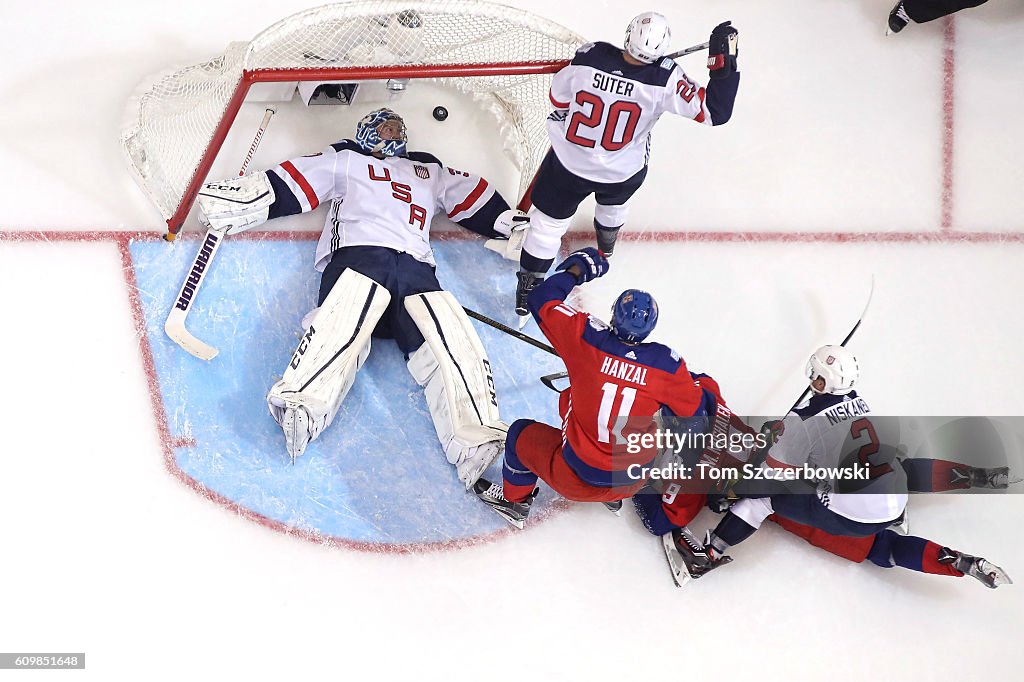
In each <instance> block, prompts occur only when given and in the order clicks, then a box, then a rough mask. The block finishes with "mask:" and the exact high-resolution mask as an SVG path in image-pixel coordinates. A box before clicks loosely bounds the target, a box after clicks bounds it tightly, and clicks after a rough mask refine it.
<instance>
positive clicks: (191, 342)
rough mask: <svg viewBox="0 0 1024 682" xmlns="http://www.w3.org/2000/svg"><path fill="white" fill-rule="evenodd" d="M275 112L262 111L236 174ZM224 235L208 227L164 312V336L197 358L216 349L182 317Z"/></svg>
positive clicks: (211, 354)
mask: <svg viewBox="0 0 1024 682" xmlns="http://www.w3.org/2000/svg"><path fill="white" fill-rule="evenodd" d="M274 113H275V111H274V109H270V108H268V109H267V110H266V112H265V113H264V114H263V121H262V122H261V123H260V127H259V130H257V131H256V137H254V138H253V140H252V144H251V145H249V152H248V153H247V154H246V155H245V160H244V161H242V167H241V169H240V170H239V171H238V176H239V177H241V176H243V175H245V169H246V168H247V167H248V166H249V161H251V160H252V157H253V154H255V153H256V149H257V148H259V146H260V140H262V139H263V133H264V132H265V131H266V129H267V125H269V124H270V118H271V117H272V116H273V115H274ZM226 235H227V228H224V229H214V228H212V227H211V228H210V229H209V230H207V231H206V236H205V237H203V243H202V245H201V246H200V247H199V253H197V254H196V257H195V258H194V259H193V261H192V267H191V268H189V271H188V276H187V277H186V278H185V281H184V282H182V284H181V289H179V290H178V297H177V298H176V299H175V302H174V307H173V308H171V312H170V313H169V314H168V315H167V321H166V322H164V332H166V333H167V336H169V337H170V338H171V340H172V341H174V343H176V344H178V345H179V346H181V347H182V348H184V349H185V350H186V351H187V352H188V353H191V354H192V355H194V356H195V357H197V358H199V359H200V360H212V359H213V358H215V357H217V353H218V351H217V349H216V348H214V347H213V346H211V345H210V344H208V343H204V342H203V341H200V340H199V339H197V338H196V337H195V336H193V335H192V334H191V332H189V330H188V329H187V328H186V327H185V318H186V317H188V311H189V310H191V308H192V301H193V300H195V297H196V293H197V292H198V291H199V287H200V286H201V285H202V283H203V280H204V279H206V273H207V272H208V271H209V269H210V264H211V263H212V262H213V258H214V256H216V255H217V251H218V250H219V249H220V245H221V244H222V243H223V242H224V237H225V236H226Z"/></svg>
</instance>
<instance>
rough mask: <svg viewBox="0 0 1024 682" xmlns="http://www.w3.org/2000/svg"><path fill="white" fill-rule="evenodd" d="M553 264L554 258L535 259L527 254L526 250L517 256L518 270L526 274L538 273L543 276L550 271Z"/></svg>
mask: <svg viewBox="0 0 1024 682" xmlns="http://www.w3.org/2000/svg"><path fill="white" fill-rule="evenodd" d="M554 262H555V259H554V258H537V257H536V256H534V255H531V254H530V253H528V252H527V251H526V249H523V252H522V254H520V256H519V269H520V270H525V271H526V272H538V273H540V274H541V275H543V274H544V273H546V272H547V271H548V270H550V269H551V266H552V265H553V264H554Z"/></svg>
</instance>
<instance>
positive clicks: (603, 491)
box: [501, 419, 643, 502]
mask: <svg viewBox="0 0 1024 682" xmlns="http://www.w3.org/2000/svg"><path fill="white" fill-rule="evenodd" d="M501 476H502V479H503V480H502V484H503V491H504V496H505V499H506V500H509V501H511V502H521V501H522V500H524V499H526V496H527V495H529V494H530V492H532V491H533V488H534V486H535V485H536V484H537V478H538V477H540V478H541V479H542V480H543V481H544V482H545V483H547V484H548V485H549V486H551V488H552V490H554V491H555V492H557V493H558V494H559V495H561V496H562V497H564V498H565V499H567V500H574V501H577V502H614V501H616V500H621V499H624V498H626V497H629V496H630V495H632V494H633V493H635V492H636V491H637V490H638V489H639V488H640V487H641V486H642V485H643V482H642V481H641V482H639V483H637V484H636V485H632V486H622V487H617V488H605V487H600V486H594V485H590V484H589V483H587V482H586V481H583V480H581V479H580V477H579V476H577V475H576V473H575V472H574V471H573V470H572V469H571V468H569V465H568V464H566V463H565V459H564V458H563V457H562V432H561V431H560V430H559V429H556V428H555V427H553V426H548V425H547V424H542V423H540V422H535V421H533V420H532V419H519V420H517V421H515V422H514V423H513V424H512V426H510V427H509V429H508V438H507V439H506V440H505V460H504V462H503V463H502V467H501Z"/></svg>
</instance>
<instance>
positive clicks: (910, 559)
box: [868, 530, 963, 576]
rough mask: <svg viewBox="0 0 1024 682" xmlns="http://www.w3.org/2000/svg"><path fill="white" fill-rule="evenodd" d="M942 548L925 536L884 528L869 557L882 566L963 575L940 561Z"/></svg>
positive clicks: (877, 536)
mask: <svg viewBox="0 0 1024 682" xmlns="http://www.w3.org/2000/svg"><path fill="white" fill-rule="evenodd" d="M941 549H942V548H941V547H940V546H939V545H937V544H936V543H934V542H932V541H930V540H926V539H924V538H919V537H916V536H914V535H900V534H898V533H895V532H893V531H891V530H883V531H882V532H881V533H878V534H877V535H876V536H875V544H874V545H872V547H871V552H870V553H869V554H868V559H870V560H871V562H872V563H873V564H875V565H876V566H881V567H882V568H892V567H893V566H901V567H902V568H908V569H910V570H911V571H920V572H921V573H934V574H936V575H951V576H961V575H963V573H961V572H960V571H958V570H956V569H955V568H953V566H951V565H950V564H940V563H939V551H940V550H941Z"/></svg>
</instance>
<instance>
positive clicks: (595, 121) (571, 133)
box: [565, 90, 640, 152]
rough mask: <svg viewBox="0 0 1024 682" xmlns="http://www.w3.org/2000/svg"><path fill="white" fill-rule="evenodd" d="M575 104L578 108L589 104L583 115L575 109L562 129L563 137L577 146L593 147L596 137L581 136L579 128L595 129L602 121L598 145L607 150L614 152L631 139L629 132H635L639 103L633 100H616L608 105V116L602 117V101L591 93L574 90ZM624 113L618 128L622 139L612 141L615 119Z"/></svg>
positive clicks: (616, 124)
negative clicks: (602, 126) (620, 125)
mask: <svg viewBox="0 0 1024 682" xmlns="http://www.w3.org/2000/svg"><path fill="white" fill-rule="evenodd" d="M576 104H578V105H580V107H585V106H586V105H588V104H589V105H590V113H589V114H584V113H583V110H582V109H580V111H577V112H576V113H575V114H573V115H572V118H571V119H569V127H568V128H567V129H566V131H565V139H567V140H569V142H572V143H573V144H578V145H580V146H581V147H588V148H593V147H594V146H596V144H597V140H596V139H591V138H589V137H585V136H584V135H581V134H580V132H579V129H580V127H583V128H592V129H593V128H598V127H599V126H600V125H601V123H602V121H603V122H604V132H603V133H602V134H601V146H602V147H604V148H605V149H607V150H608V151H610V152H616V151H618V150H620V149H622V148H623V147H625V146H626V145H627V144H629V143H630V142H632V141H633V134H634V133H636V124H637V123H639V122H640V105H639V104H637V103H636V102H627V101H624V100H617V101H615V102H612V105H611V106H610V107H608V117H607V120H605V115H604V114H605V106H604V100H602V99H601V98H600V97H598V96H597V95H595V94H594V93H592V92H588V91H586V90H580V91H579V92H577V93H576ZM623 114H625V115H626V124H625V126H624V127H623V129H622V139H621V140H619V141H616V140H615V131H616V129H617V128H618V127H619V120H620V119H621V118H622V115H623Z"/></svg>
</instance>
